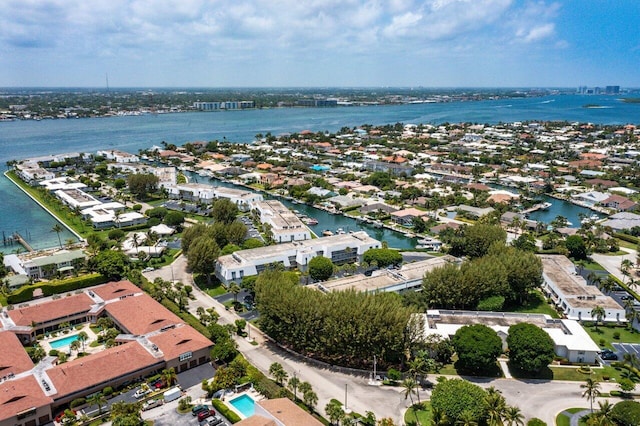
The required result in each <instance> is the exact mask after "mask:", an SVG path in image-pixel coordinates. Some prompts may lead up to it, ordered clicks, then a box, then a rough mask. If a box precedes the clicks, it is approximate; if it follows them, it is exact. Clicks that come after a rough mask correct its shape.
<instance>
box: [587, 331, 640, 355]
mask: <svg viewBox="0 0 640 426" xmlns="http://www.w3.org/2000/svg"><path fill="white" fill-rule="evenodd" d="M583 327H584V329H585V330H586V332H587V333H589V336H591V338H592V339H593V341H594V342H596V344H597V345H600V339H604V343H605V344H604V346H605V347H607V348H609V349H613V346H611V343H616V342H624V343H640V333H638V332H637V331H630V330H627V329H626V328H625V327H613V326H602V325H600V326H598V328H597V329H596V327H594V326H583ZM615 332H618V333H620V338H619V339H614V338H613V333H615Z"/></svg>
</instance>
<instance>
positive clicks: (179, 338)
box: [149, 326, 213, 361]
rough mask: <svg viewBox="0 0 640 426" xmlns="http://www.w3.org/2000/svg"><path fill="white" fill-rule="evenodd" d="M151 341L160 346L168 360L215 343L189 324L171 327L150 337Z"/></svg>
mask: <svg viewBox="0 0 640 426" xmlns="http://www.w3.org/2000/svg"><path fill="white" fill-rule="evenodd" d="M149 341H151V342H152V343H155V344H156V345H157V346H158V348H159V349H160V350H161V351H162V353H163V354H164V359H165V360H167V361H170V360H172V359H175V358H178V357H179V356H180V355H182V354H183V353H185V352H196V351H199V350H201V349H205V348H208V347H210V346H212V345H213V343H212V342H211V340H209V339H207V338H206V337H204V336H203V335H202V334H200V333H198V332H197V331H196V330H195V329H194V328H192V327H189V326H186V327H176V328H171V329H169V330H167V331H164V332H162V333H159V334H156V335H155V336H151V337H149Z"/></svg>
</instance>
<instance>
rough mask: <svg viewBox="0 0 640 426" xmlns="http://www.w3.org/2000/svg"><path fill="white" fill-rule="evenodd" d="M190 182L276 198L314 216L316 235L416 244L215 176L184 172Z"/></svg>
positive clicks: (387, 231) (407, 246) (409, 246)
mask: <svg viewBox="0 0 640 426" xmlns="http://www.w3.org/2000/svg"><path fill="white" fill-rule="evenodd" d="M186 173H187V174H188V176H189V180H190V181H192V182H199V183H207V184H210V185H214V186H222V187H226V188H234V189H242V190H245V191H246V190H249V191H254V192H260V193H261V194H263V196H264V197H265V198H266V199H276V200H278V201H280V202H282V203H283V204H284V205H285V206H286V207H287V208H288V209H290V210H293V211H297V212H299V213H300V214H301V215H305V216H308V217H310V218H314V219H316V220H317V221H318V223H317V224H316V225H307V226H308V227H309V229H311V230H312V231H313V232H314V233H315V234H316V235H318V236H321V235H322V233H323V232H324V231H325V230H328V231H331V232H332V233H334V234H335V233H336V232H339V231H340V230H341V231H344V232H350V231H354V232H355V231H366V232H367V233H368V234H369V235H370V236H371V237H372V238H375V239H376V240H379V241H386V242H387V244H388V245H389V247H392V248H398V249H413V248H415V246H416V244H417V241H418V240H417V239H416V238H409V237H407V236H405V235H403V234H402V233H400V232H398V231H394V230H391V229H387V228H384V227H383V228H380V227H376V226H375V225H374V224H370V223H366V222H359V221H357V220H356V219H354V218H352V217H348V216H344V215H342V214H331V213H329V212H327V211H325V210H321V209H318V208H316V207H313V206H310V205H308V204H304V203H299V202H296V201H295V200H293V201H292V200H290V199H287V198H286V197H283V196H280V195H274V194H271V193H269V192H266V191H260V190H257V189H256V188H252V187H249V186H246V185H241V184H237V183H233V182H230V181H227V180H222V179H218V178H215V177H207V176H200V175H198V174H197V173H194V172H186Z"/></svg>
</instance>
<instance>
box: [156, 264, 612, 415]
mask: <svg viewBox="0 0 640 426" xmlns="http://www.w3.org/2000/svg"><path fill="white" fill-rule="evenodd" d="M144 275H145V276H146V277H147V278H148V279H150V280H153V279H155V278H156V277H161V278H162V279H164V280H167V281H171V280H172V279H174V280H175V281H180V282H182V283H183V284H188V285H192V286H193V288H194V291H193V294H194V296H195V300H191V301H190V303H189V311H190V312H191V313H193V314H194V315H195V312H196V309H197V308H198V307H199V306H202V307H203V308H205V309H207V308H215V309H216V311H217V312H218V314H220V320H219V322H220V323H221V324H233V323H234V322H235V320H236V319H238V318H239V317H238V316H237V315H235V314H234V313H233V312H231V311H227V310H226V309H225V307H224V306H223V305H222V304H220V303H219V302H217V301H216V300H214V299H212V298H211V297H209V296H208V295H207V294H206V293H204V292H202V291H200V290H199V289H198V288H197V287H196V285H195V284H194V282H193V279H192V275H191V274H190V273H189V272H188V271H187V269H186V258H185V257H184V256H180V257H179V258H178V259H176V261H175V262H174V263H173V265H171V266H166V267H164V268H161V269H158V270H155V271H151V272H147V273H145V274H144ZM250 327H251V331H250V335H251V337H252V338H254V339H255V340H256V342H258V345H252V344H251V343H250V342H249V341H247V339H245V338H242V337H238V336H235V340H236V342H237V343H238V349H239V350H240V352H242V354H243V355H244V356H245V357H246V358H247V360H248V361H249V362H251V364H253V365H255V366H256V367H257V368H258V369H260V370H261V371H262V372H263V373H265V374H267V375H268V372H269V366H270V365H271V364H272V363H274V362H279V363H280V364H282V366H283V367H284V369H285V370H286V371H287V372H288V373H289V376H290V377H291V376H292V375H293V373H294V372H295V374H296V375H297V377H298V378H299V379H300V380H301V381H307V382H309V383H311V385H312V386H313V389H314V391H315V392H316V393H317V395H318V404H317V407H318V408H319V409H320V410H324V407H325V405H326V404H327V403H328V402H329V400H330V399H332V398H335V399H338V400H340V401H342V402H343V403H344V398H345V386H346V390H347V405H348V407H349V408H351V409H353V410H354V411H356V412H358V413H361V414H365V412H367V411H373V412H374V413H375V414H376V416H377V418H379V419H380V418H382V417H390V418H392V419H394V421H395V422H396V423H397V424H403V422H402V417H403V414H404V411H405V409H406V408H407V407H408V406H409V405H410V402H409V400H405V398H404V396H403V394H402V390H401V388H392V387H387V386H384V387H381V386H380V387H378V386H369V385H368V384H367V382H368V380H367V379H366V378H362V377H355V376H350V375H346V374H342V373H336V372H333V371H330V370H325V369H320V368H316V367H312V366H310V365H308V364H306V363H304V362H300V361H298V360H297V359H294V358H292V357H291V356H289V355H288V354H286V353H284V352H283V351H281V350H279V349H277V347H274V345H272V344H270V343H268V342H267V339H265V337H264V335H263V334H262V333H261V332H260V330H258V329H257V328H255V327H253V326H250ZM430 379H431V380H432V381H434V380H435V377H431V378H430ZM466 379H467V380H469V381H471V382H474V383H477V384H478V385H480V386H483V387H488V386H494V387H495V388H497V389H498V390H500V391H501V392H502V394H503V395H504V396H505V398H506V400H507V403H508V404H511V405H516V406H518V407H519V408H520V409H521V410H522V413H523V414H524V415H525V417H526V418H527V419H529V418H532V417H538V418H540V419H542V420H543V421H545V422H546V423H547V424H549V425H553V424H555V417H556V415H557V414H558V413H560V412H561V411H563V410H565V409H567V408H571V407H584V408H588V407H589V404H588V401H587V400H586V399H584V398H582V389H581V388H580V384H581V383H579V382H560V381H541V380H540V381H538V380H528V381H522V380H515V379H477V378H466ZM615 388H616V386H615V384H609V383H603V384H602V391H603V392H608V391H610V390H613V389H615ZM426 395H427V392H421V398H423V399H424V398H425V397H426ZM614 401H615V399H611V402H614ZM596 406H597V403H596Z"/></svg>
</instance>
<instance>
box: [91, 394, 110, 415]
mask: <svg viewBox="0 0 640 426" xmlns="http://www.w3.org/2000/svg"><path fill="white" fill-rule="evenodd" d="M87 402H88V403H89V406H91V405H97V406H98V415H101V414H102V407H103V406H105V405H107V398H105V397H104V395H103V394H102V393H101V392H98V393H94V394H93V395H91V396H90V397H89V398H87Z"/></svg>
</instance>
